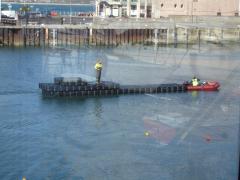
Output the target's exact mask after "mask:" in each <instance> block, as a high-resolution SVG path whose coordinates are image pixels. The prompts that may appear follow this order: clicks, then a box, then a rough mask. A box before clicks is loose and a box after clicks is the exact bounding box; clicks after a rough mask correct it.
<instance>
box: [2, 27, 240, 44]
mask: <svg viewBox="0 0 240 180" xmlns="http://www.w3.org/2000/svg"><path fill="white" fill-rule="evenodd" d="M239 40H240V29H239V28H237V27H235V28H222V27H220V28H218V27H209V28H206V27H205V28H201V27H189V26H182V25H176V26H174V27H167V28H166V27H162V28H130V29H126V28H123V29H120V28H118V29H117V28H111V29H108V28H91V27H84V28H82V27H64V28H62V27H53V26H50V27H40V26H32V27H15V26H2V27H0V45H1V46H61V45H79V46H80V45H94V46H117V45H124V44H155V45H160V44H162V45H171V44H174V45H177V44H186V45H188V44H193V43H200V42H202V41H211V42H214V43H220V42H222V41H234V42H239Z"/></svg>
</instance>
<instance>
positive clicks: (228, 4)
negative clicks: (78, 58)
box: [96, 0, 240, 18]
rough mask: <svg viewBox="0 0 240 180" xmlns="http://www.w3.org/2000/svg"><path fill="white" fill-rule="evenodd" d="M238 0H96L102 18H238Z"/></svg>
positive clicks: (98, 14)
mask: <svg viewBox="0 0 240 180" xmlns="http://www.w3.org/2000/svg"><path fill="white" fill-rule="evenodd" d="M239 9H240V0H214V1H212V0H96V15H97V16H103V17H109V16H110V17H111V16H112V17H123V16H125V17H136V18H160V17H168V16H171V15H181V16H239V14H240V12H239Z"/></svg>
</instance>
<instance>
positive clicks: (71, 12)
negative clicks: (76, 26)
mask: <svg viewBox="0 0 240 180" xmlns="http://www.w3.org/2000/svg"><path fill="white" fill-rule="evenodd" d="M69 17H70V24H72V0H70V15H69Z"/></svg>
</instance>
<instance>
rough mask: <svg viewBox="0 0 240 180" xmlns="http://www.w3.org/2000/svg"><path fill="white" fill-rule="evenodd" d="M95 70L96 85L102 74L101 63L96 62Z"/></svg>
mask: <svg viewBox="0 0 240 180" xmlns="http://www.w3.org/2000/svg"><path fill="white" fill-rule="evenodd" d="M95 69H96V82H97V84H100V80H101V72H102V62H101V61H100V60H98V61H97V63H96V64H95Z"/></svg>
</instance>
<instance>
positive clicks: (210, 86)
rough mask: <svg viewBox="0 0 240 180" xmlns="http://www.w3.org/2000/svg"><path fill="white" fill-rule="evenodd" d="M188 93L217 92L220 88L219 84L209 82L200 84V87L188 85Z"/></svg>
mask: <svg viewBox="0 0 240 180" xmlns="http://www.w3.org/2000/svg"><path fill="white" fill-rule="evenodd" d="M186 87H187V90H188V91H217V90H218V88H219V87H220V84H219V82H216V81H207V82H204V83H200V85H198V86H193V85H192V84H191V83H186Z"/></svg>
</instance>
